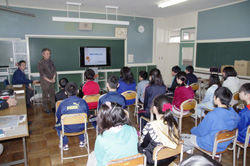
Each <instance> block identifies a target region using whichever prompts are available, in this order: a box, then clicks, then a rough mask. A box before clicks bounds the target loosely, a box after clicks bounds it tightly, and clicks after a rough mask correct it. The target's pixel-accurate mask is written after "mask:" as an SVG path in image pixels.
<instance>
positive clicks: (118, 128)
mask: <svg viewBox="0 0 250 166" xmlns="http://www.w3.org/2000/svg"><path fill="white" fill-rule="evenodd" d="M97 124H98V128H99V133H98V136H97V138H96V141H95V149H94V152H92V153H91V154H90V156H89V159H88V163H87V165H91V166H94V165H98V166H104V165H107V163H108V162H109V161H111V160H115V159H120V158H123V157H128V156H131V155H135V154H137V153H138V150H137V144H138V136H137V133H136V130H135V128H134V127H132V126H130V125H129V124H130V122H129V117H128V114H127V112H125V111H124V110H123V109H122V107H121V106H120V105H118V104H116V103H110V102H106V103H105V104H103V105H101V107H100V109H99V111H98V114H97Z"/></svg>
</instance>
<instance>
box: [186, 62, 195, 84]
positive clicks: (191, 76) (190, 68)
mask: <svg viewBox="0 0 250 166" xmlns="http://www.w3.org/2000/svg"><path fill="white" fill-rule="evenodd" d="M185 73H186V74H187V85H191V84H192V83H196V82H198V79H197V77H196V75H194V74H193V73H194V68H193V66H191V65H190V66H187V67H186V70H185Z"/></svg>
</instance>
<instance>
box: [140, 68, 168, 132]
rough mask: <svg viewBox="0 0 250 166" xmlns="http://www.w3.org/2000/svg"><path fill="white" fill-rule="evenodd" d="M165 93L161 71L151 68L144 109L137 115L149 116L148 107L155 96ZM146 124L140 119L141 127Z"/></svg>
mask: <svg viewBox="0 0 250 166" xmlns="http://www.w3.org/2000/svg"><path fill="white" fill-rule="evenodd" d="M165 93H166V86H165V85H164V82H163V80H162V76H161V72H160V70H159V69H156V68H155V69H152V70H151V71H150V73H149V85H148V86H147V87H146V89H145V96H144V104H143V108H144V110H141V111H139V114H138V117H141V116H144V117H147V118H150V108H151V105H152V102H153V99H154V98H155V96H158V95H162V94H165ZM145 124H146V122H145V121H142V124H141V128H143V127H144V125H145Z"/></svg>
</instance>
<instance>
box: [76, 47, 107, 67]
mask: <svg viewBox="0 0 250 166" xmlns="http://www.w3.org/2000/svg"><path fill="white" fill-rule="evenodd" d="M93 66H95V67H98V66H110V47H80V67H93Z"/></svg>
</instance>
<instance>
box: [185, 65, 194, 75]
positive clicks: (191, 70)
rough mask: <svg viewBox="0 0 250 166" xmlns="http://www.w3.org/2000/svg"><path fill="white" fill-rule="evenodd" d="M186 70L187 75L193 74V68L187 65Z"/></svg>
mask: <svg viewBox="0 0 250 166" xmlns="http://www.w3.org/2000/svg"><path fill="white" fill-rule="evenodd" d="M186 70H187V71H188V72H189V73H193V72H194V67H193V66H191V65H189V66H187V67H186Z"/></svg>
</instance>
